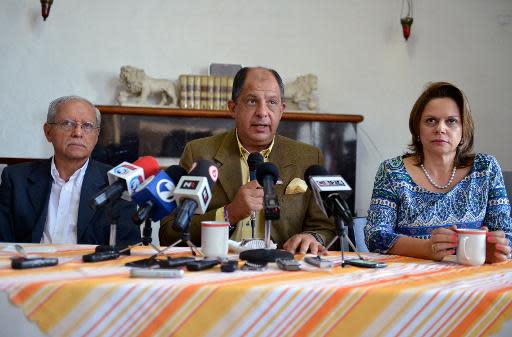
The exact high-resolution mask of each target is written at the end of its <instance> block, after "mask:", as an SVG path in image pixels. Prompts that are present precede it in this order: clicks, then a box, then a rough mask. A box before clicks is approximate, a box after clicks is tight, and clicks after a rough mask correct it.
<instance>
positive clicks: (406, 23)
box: [400, 16, 414, 41]
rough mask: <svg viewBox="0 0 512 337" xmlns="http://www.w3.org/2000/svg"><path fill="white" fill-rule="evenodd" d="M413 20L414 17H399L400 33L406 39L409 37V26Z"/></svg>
mask: <svg viewBox="0 0 512 337" xmlns="http://www.w3.org/2000/svg"><path fill="white" fill-rule="evenodd" d="M413 21H414V19H413V18H411V17H410V16H407V17H405V18H401V19H400V23H401V24H402V33H404V38H405V40H406V41H407V40H408V39H409V35H411V26H412V22H413Z"/></svg>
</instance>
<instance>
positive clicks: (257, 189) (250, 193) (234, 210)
mask: <svg viewBox="0 0 512 337" xmlns="http://www.w3.org/2000/svg"><path fill="white" fill-rule="evenodd" d="M225 207H226V209H227V211H228V215H229V222H230V223H231V224H235V223H237V222H238V221H240V220H242V219H245V218H247V217H248V216H249V215H251V213H252V212H253V211H254V212H259V211H260V210H261V209H262V208H263V189H262V188H261V186H260V185H259V184H258V182H257V181H256V180H252V181H250V182H248V183H247V184H245V185H242V186H241V187H240V189H239V190H238V192H236V195H235V198H234V199H233V201H231V203H229V204H228V205H226V206H225Z"/></svg>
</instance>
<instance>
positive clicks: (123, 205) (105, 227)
mask: <svg viewBox="0 0 512 337" xmlns="http://www.w3.org/2000/svg"><path fill="white" fill-rule="evenodd" d="M50 169H51V159H46V160H41V161H37V162H32V163H23V164H17V165H12V166H7V167H6V168H5V169H4V170H3V172H2V184H1V185H0V241H5V242H33V243H39V242H41V238H42V237H43V231H44V226H45V223H46V216H47V214H48V201H49V198H50V192H51V184H52V176H51V173H50ZM109 169H110V167H109V166H108V165H105V164H103V163H100V162H97V161H94V160H92V159H91V160H89V164H88V166H87V170H86V172H85V176H84V181H83V183H82V190H81V192H80V205H79V208H78V223H77V242H78V243H83V244H98V245H100V244H108V241H109V234H110V221H109V219H108V218H107V216H106V214H105V211H104V210H98V211H96V212H95V211H94V210H93V209H92V208H91V207H89V201H90V199H91V197H92V196H93V195H94V194H95V193H97V192H98V191H100V190H101V189H103V188H104V187H105V186H107V185H108V179H107V171H108V170H109ZM119 207H120V209H121V217H120V219H119V223H118V226H117V240H118V243H120V244H134V243H138V242H140V241H141V236H140V228H139V227H138V226H137V225H135V224H134V223H133V221H132V220H131V215H132V214H133V213H134V212H135V209H136V208H135V204H133V203H131V202H126V201H124V200H123V201H121V202H120V204H119Z"/></svg>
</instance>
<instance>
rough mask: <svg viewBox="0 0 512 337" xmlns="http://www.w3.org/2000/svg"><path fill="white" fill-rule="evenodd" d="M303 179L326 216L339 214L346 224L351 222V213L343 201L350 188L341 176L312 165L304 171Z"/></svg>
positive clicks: (349, 192)
mask: <svg viewBox="0 0 512 337" xmlns="http://www.w3.org/2000/svg"><path fill="white" fill-rule="evenodd" d="M304 180H306V183H307V184H308V187H310V188H311V189H312V190H313V194H314V196H315V201H316V203H317V204H318V206H319V207H320V208H321V209H322V212H323V213H324V214H325V215H326V216H327V217H330V216H331V215H336V216H340V217H341V218H342V219H343V220H344V221H345V222H346V223H347V224H348V225H351V224H352V215H351V214H350V209H349V207H348V205H347V202H346V201H345V198H347V197H348V196H349V195H350V194H351V192H352V188H350V186H349V185H348V184H347V182H346V181H345V179H343V177H342V176H340V175H329V174H328V173H327V170H326V169H325V168H323V167H322V166H319V165H312V166H310V167H308V169H307V170H306V172H304Z"/></svg>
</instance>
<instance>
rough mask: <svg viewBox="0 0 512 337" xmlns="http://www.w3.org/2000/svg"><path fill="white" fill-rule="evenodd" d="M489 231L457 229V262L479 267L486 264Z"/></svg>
mask: <svg viewBox="0 0 512 337" xmlns="http://www.w3.org/2000/svg"><path fill="white" fill-rule="evenodd" d="M486 234H487V231H485V230H483V229H465V228H458V229H457V262H458V263H460V264H465V265H468V266H479V265H482V264H484V262H485V244H486V237H487V235H486Z"/></svg>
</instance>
